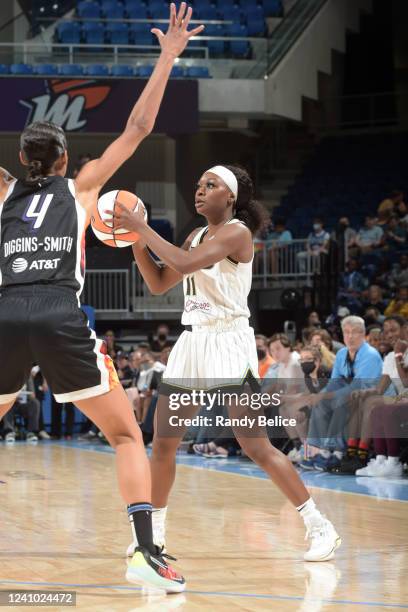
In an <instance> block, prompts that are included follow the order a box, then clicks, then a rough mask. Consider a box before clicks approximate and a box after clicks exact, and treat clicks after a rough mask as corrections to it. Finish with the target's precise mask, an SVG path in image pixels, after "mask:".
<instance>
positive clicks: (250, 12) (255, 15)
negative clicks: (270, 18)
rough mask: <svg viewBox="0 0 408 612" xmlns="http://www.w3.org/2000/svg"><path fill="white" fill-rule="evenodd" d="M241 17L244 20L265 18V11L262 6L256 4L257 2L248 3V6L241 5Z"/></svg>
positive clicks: (262, 19)
mask: <svg viewBox="0 0 408 612" xmlns="http://www.w3.org/2000/svg"><path fill="white" fill-rule="evenodd" d="M242 12H243V17H244V19H245V21H248V20H252V21H254V20H257V19H258V20H261V21H264V20H265V12H264V9H263V6H258V5H257V4H250V5H248V6H245V7H243V11H242Z"/></svg>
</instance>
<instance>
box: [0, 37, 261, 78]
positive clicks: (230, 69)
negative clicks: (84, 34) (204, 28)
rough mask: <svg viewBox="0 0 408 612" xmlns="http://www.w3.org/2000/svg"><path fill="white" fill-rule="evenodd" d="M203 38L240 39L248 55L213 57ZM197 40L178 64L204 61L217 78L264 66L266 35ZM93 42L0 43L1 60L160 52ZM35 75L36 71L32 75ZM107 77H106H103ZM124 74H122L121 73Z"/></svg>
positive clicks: (90, 59)
mask: <svg viewBox="0 0 408 612" xmlns="http://www.w3.org/2000/svg"><path fill="white" fill-rule="evenodd" d="M206 41H224V42H230V41H232V42H239V41H246V42H248V43H249V44H250V45H251V47H252V56H251V57H250V58H245V57H242V58H236V57H234V58H232V57H228V56H222V57H212V56H210V52H209V49H208V46H207V45H206ZM195 42H196V43H197V42H202V43H203V44H196V45H194V46H191V47H190V48H189V54H190V57H183V58H181V59H179V60H178V62H177V63H178V64H179V65H180V66H188V65H191V64H192V63H194V65H205V66H207V67H208V68H210V71H211V73H212V75H213V76H215V77H219V78H229V77H234V78H251V77H250V74H251V71H252V67H253V66H254V64H263V65H264V68H265V67H266V51H267V39H266V38H256V37H239V36H234V37H231V36H199V37H196V38H195ZM96 48H97V45H95V44H83V43H81V44H70V43H55V42H46V41H44V42H27V41H25V42H23V43H9V42H1V43H0V63H1V64H17V63H24V64H33V65H35V64H64V63H65V64H67V63H68V64H84V65H86V64H95V63H98V64H131V65H134V66H136V65H140V64H146V63H147V64H149V63H150V64H151V63H152V59H156V58H157V57H158V55H159V52H160V48H159V47H158V45H153V44H152V45H146V44H140V45H117V44H114V45H111V44H105V43H104V44H103V45H102V46H101V47H100V48H98V50H97V51H95V49H96ZM2 76H7V77H10V76H30V75H10V74H7V75H2ZM32 76H34V77H35V76H36V75H32ZM104 78H106V77H104ZM120 78H123V77H120Z"/></svg>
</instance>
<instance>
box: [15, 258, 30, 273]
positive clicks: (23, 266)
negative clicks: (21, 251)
mask: <svg viewBox="0 0 408 612" xmlns="http://www.w3.org/2000/svg"><path fill="white" fill-rule="evenodd" d="M27 268H28V261H27V260H26V259H24V257H17V259H15V260H14V261H13V263H12V264H11V269H12V270H13V272H14V273H15V274H19V273H20V272H24V271H25V270H27Z"/></svg>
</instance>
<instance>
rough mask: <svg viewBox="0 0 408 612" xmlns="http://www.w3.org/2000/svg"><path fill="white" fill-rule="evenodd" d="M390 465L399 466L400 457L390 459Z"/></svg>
mask: <svg viewBox="0 0 408 612" xmlns="http://www.w3.org/2000/svg"><path fill="white" fill-rule="evenodd" d="M388 463H390V464H391V465H397V464H398V463H399V457H388Z"/></svg>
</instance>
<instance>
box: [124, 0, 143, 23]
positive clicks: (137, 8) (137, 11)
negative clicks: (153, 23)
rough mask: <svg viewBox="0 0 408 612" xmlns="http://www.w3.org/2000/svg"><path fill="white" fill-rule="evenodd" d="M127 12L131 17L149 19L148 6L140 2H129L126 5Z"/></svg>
mask: <svg viewBox="0 0 408 612" xmlns="http://www.w3.org/2000/svg"><path fill="white" fill-rule="evenodd" d="M125 8H126V14H127V16H128V17H129V19H147V17H148V14H147V7H146V5H145V4H139V3H138V2H136V3H134V2H128V3H127V4H126V6H125Z"/></svg>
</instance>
